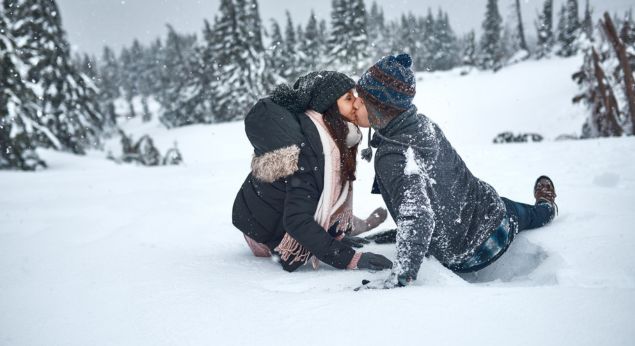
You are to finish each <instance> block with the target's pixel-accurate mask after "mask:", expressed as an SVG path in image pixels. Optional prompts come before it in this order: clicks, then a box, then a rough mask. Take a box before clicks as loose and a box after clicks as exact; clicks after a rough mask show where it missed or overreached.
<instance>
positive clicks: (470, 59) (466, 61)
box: [461, 30, 477, 67]
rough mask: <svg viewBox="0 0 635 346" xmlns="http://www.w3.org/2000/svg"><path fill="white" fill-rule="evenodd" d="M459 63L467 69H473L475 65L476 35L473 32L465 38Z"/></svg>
mask: <svg viewBox="0 0 635 346" xmlns="http://www.w3.org/2000/svg"><path fill="white" fill-rule="evenodd" d="M461 63H462V64H463V65H465V66H468V67H473V66H476V64H477V56H476V34H475V33H474V30H471V31H470V32H469V33H467V35H466V36H465V39H464V48H463V54H462V58H461Z"/></svg>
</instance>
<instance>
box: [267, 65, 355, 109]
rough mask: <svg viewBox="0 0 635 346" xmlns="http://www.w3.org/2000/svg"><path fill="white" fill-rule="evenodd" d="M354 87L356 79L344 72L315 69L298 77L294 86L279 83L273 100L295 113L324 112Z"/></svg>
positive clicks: (273, 94) (272, 96)
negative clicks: (307, 111) (310, 110)
mask: <svg viewBox="0 0 635 346" xmlns="http://www.w3.org/2000/svg"><path fill="white" fill-rule="evenodd" d="M354 87H355V81H354V80H352V79H351V78H350V77H348V76H347V75H345V74H343V73H339V72H335V71H315V72H310V73H308V74H306V75H304V76H302V77H300V78H298V80H297V81H296V82H295V83H294V84H293V86H290V85H288V84H280V85H278V86H277V87H276V89H275V90H274V91H273V93H272V94H271V100H272V101H273V102H275V103H276V104H278V105H280V106H282V107H284V108H286V109H288V110H289V111H291V112H293V113H300V112H304V111H306V110H308V109H312V110H314V111H316V112H318V113H323V112H324V111H326V110H327V109H328V108H329V107H330V106H331V105H333V104H334V103H336V102H337V99H338V98H340V97H341V96H342V95H344V94H345V93H346V92H347V91H349V90H351V89H353V88H354Z"/></svg>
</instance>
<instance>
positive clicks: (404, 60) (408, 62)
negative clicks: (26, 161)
mask: <svg viewBox="0 0 635 346" xmlns="http://www.w3.org/2000/svg"><path fill="white" fill-rule="evenodd" d="M395 60H396V61H397V62H398V63H400V64H401V65H402V66H403V67H405V68H410V66H412V58H411V57H410V55H408V54H407V53H402V54H399V55H397V57H395Z"/></svg>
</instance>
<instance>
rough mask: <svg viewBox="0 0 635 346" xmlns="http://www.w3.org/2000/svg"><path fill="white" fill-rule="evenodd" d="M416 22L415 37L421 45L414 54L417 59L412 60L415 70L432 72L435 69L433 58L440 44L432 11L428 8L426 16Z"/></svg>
mask: <svg viewBox="0 0 635 346" xmlns="http://www.w3.org/2000/svg"><path fill="white" fill-rule="evenodd" d="M417 22H418V25H417V27H418V28H419V33H418V34H417V36H418V37H419V38H420V39H419V40H420V41H421V43H422V44H421V47H420V48H419V49H418V51H417V52H416V55H417V57H415V58H414V64H415V68H416V69H417V70H419V71H433V70H435V68H436V66H435V58H436V57H435V56H436V53H437V52H438V51H439V47H440V42H439V39H438V36H437V24H436V22H435V19H434V15H433V14H432V9H431V8H429V7H428V12H427V14H426V16H425V17H419V19H418V21H417Z"/></svg>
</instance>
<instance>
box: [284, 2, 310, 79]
mask: <svg viewBox="0 0 635 346" xmlns="http://www.w3.org/2000/svg"><path fill="white" fill-rule="evenodd" d="M286 17H287V24H286V26H285V28H284V42H283V45H282V51H283V65H284V66H285V68H284V71H283V74H282V75H283V77H284V78H285V79H286V80H287V82H289V83H291V82H292V81H295V80H296V79H297V78H298V77H299V76H300V75H301V74H303V73H306V70H305V69H304V68H303V67H302V66H301V65H302V62H303V60H304V58H305V56H302V57H300V56H299V52H298V50H299V46H298V37H297V35H296V29H295V27H294V24H293V19H292V18H291V13H289V11H286Z"/></svg>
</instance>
